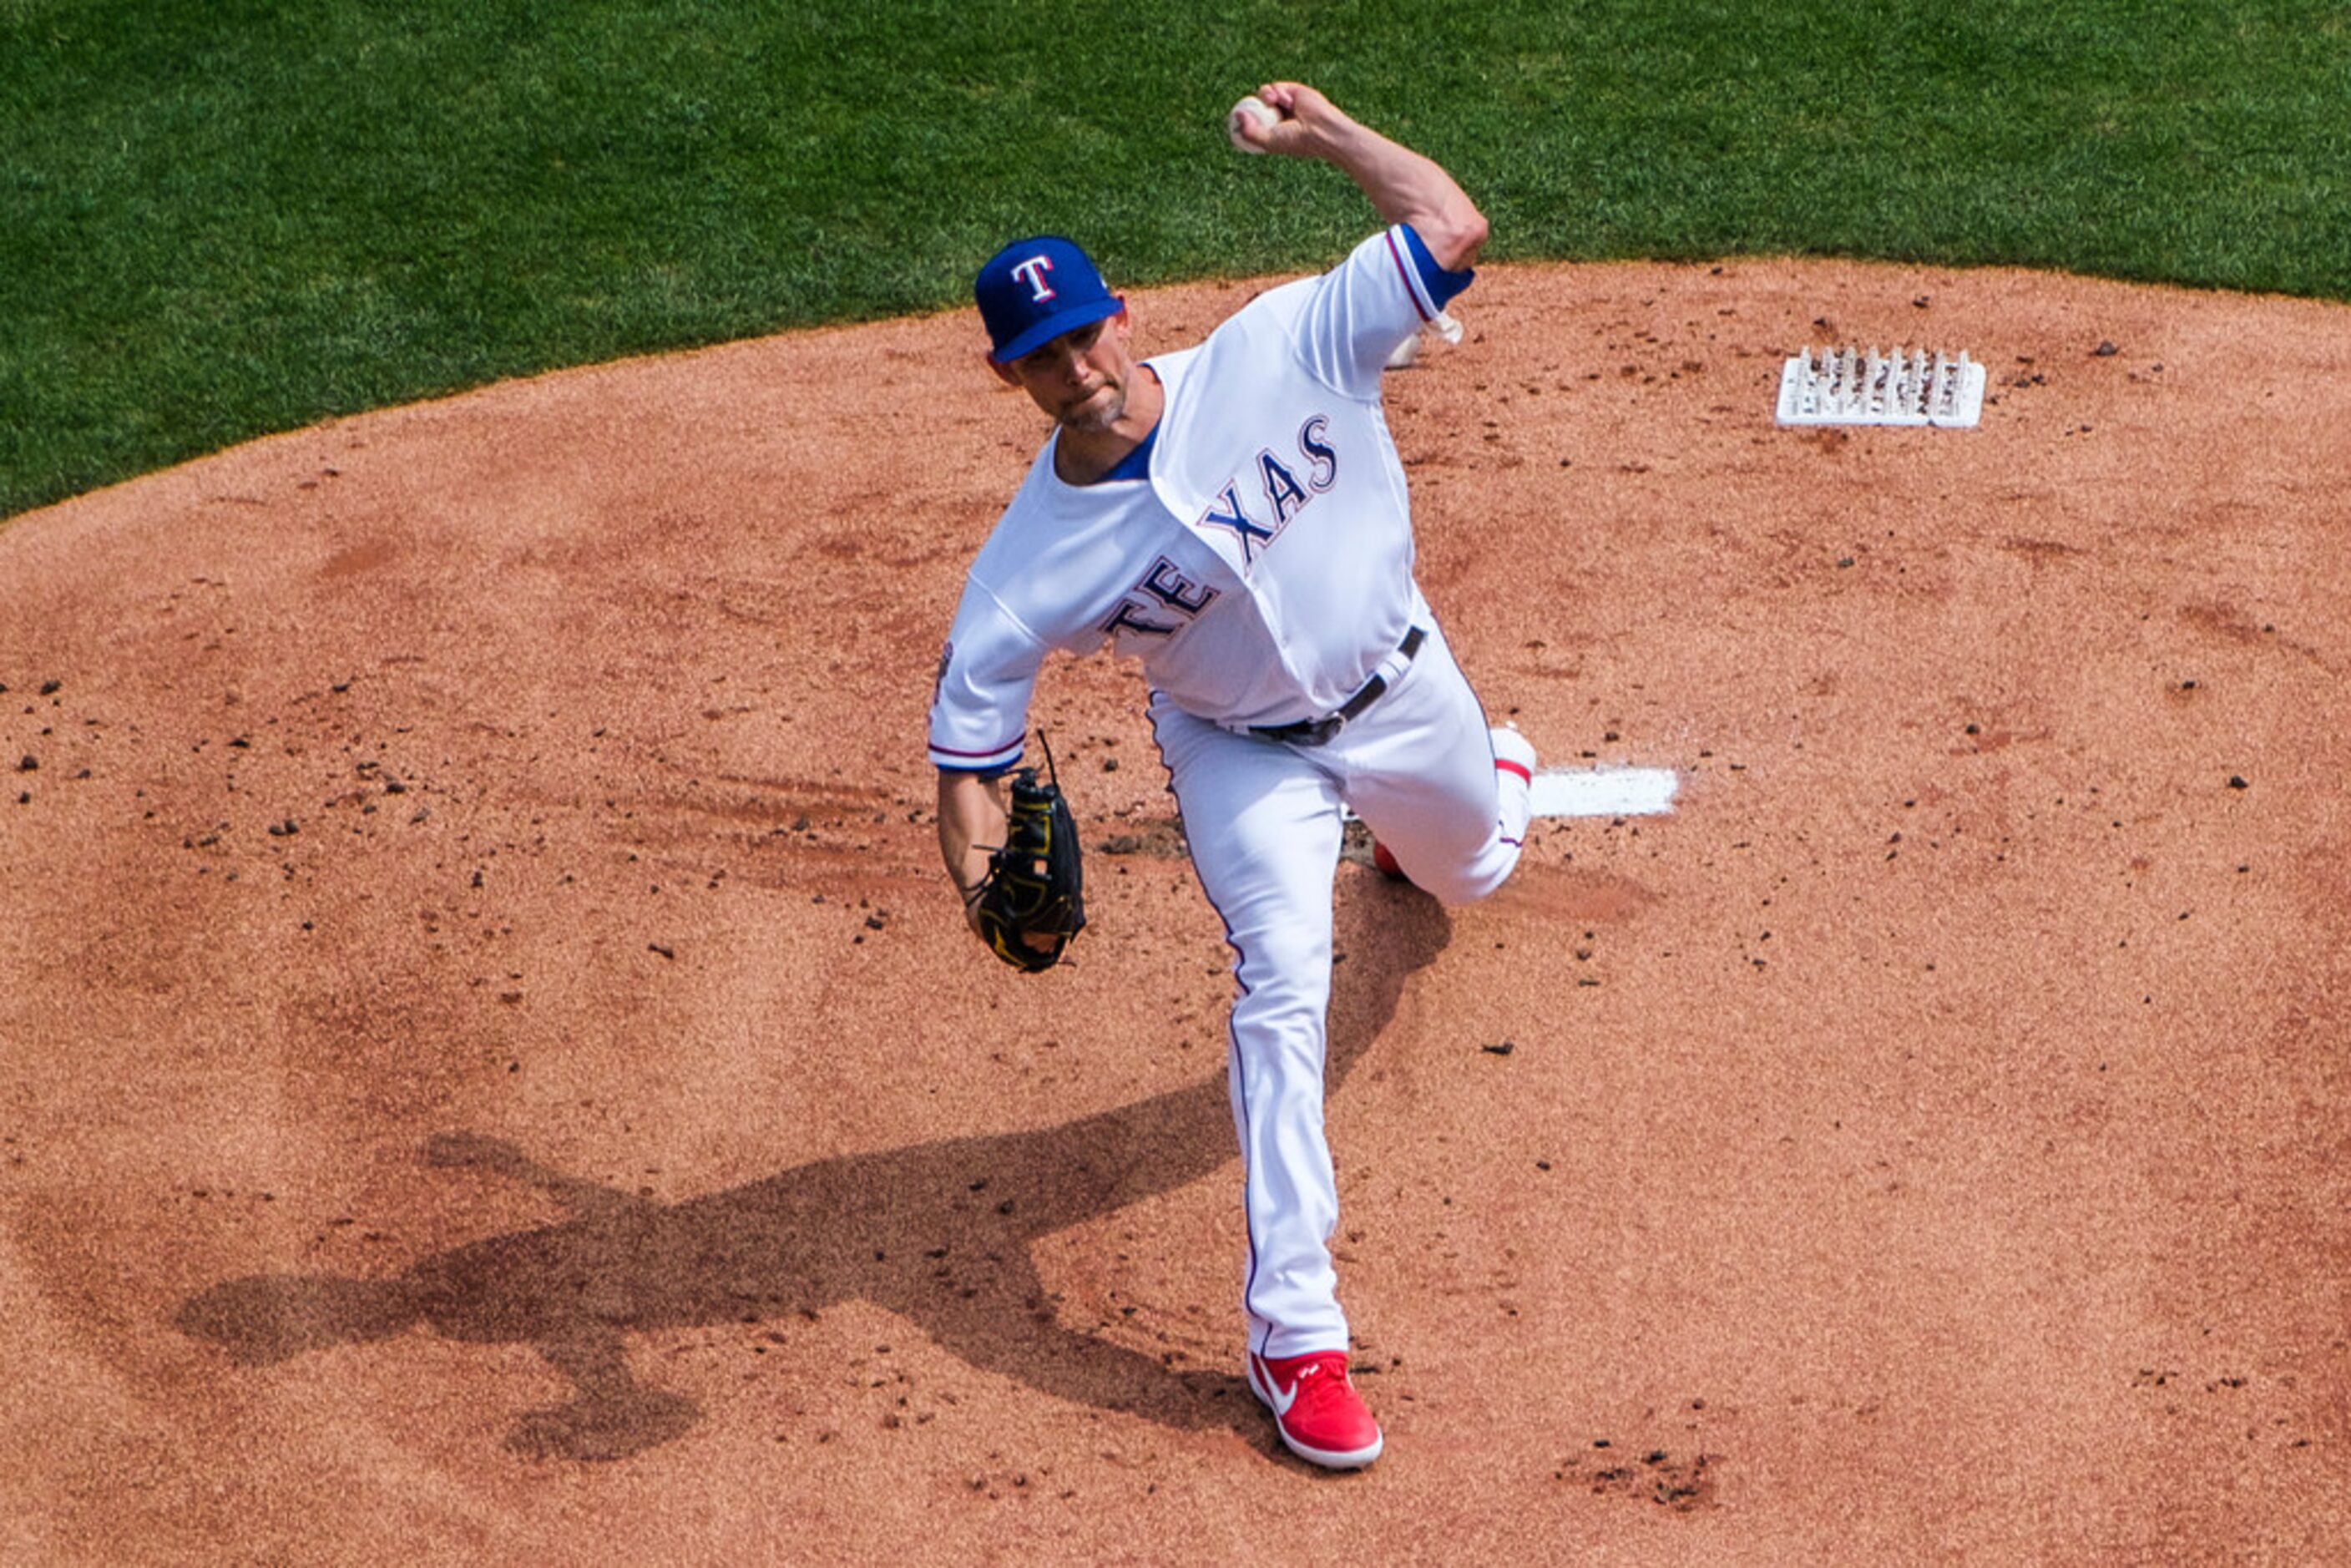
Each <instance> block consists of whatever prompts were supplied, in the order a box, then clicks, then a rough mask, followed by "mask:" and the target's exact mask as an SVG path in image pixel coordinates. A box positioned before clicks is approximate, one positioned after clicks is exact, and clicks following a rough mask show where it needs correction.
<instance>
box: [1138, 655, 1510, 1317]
mask: <svg viewBox="0 0 2351 1568" xmlns="http://www.w3.org/2000/svg"><path fill="white" fill-rule="evenodd" d="M1151 719H1152V727H1153V729H1154V732H1155V736H1156V737H1157V740H1158V744H1159V751H1160V756H1161V758H1162V759H1163V760H1164V761H1165V764H1166V767H1167V770H1168V774H1169V777H1170V780H1171V788H1172V789H1173V790H1174V791H1175V802H1176V806H1177V809H1178V810H1181V811H1182V812H1183V817H1184V831H1185V833H1186V838H1187V839H1188V840H1189V841H1190V844H1191V853H1192V863H1193V866H1194V868H1195V869H1196V871H1197V873H1198V874H1199V878H1200V885H1201V887H1202V889H1203V890H1204V891H1205V892H1206V893H1207V896H1208V902H1209V904H1211V905H1213V906H1214V907H1215V909H1216V911H1217V914H1218V915H1220V916H1222V917H1223V919H1224V923H1225V937H1226V940H1227V941H1228V942H1229V943H1230V944H1231V945H1232V948H1233V953H1234V966H1233V970H1234V975H1235V977H1236V979H1237V980H1238V996H1237V997H1236V998H1235V1000H1234V1002H1233V1011H1232V1024H1231V1036H1232V1045H1231V1057H1230V1063H1229V1068H1230V1082H1231V1089H1232V1103H1233V1123H1234V1126H1235V1128H1236V1129H1237V1130H1238V1134H1239V1136H1240V1149H1241V1162H1242V1167H1243V1188H1244V1191H1243V1203H1244V1205H1245V1207H1246V1210H1247V1215H1248V1221H1249V1258H1248V1267H1247V1273H1246V1277H1245V1281H1244V1283H1243V1286H1242V1292H1241V1304H1242V1307H1243V1310H1244V1311H1245V1312H1247V1314H1248V1319H1249V1349H1250V1350H1252V1351H1254V1352H1256V1353H1257V1354H1259V1355H1264V1356H1271V1357H1280V1356H1290V1355H1303V1354H1309V1353H1311V1352H1316V1351H1325V1350H1344V1349H1346V1348H1347V1320H1346V1316H1345V1314H1344V1313H1343V1312H1341V1310H1340V1307H1339V1299H1338V1290H1337V1277H1336V1274H1335V1272H1334V1270H1332V1265H1331V1253H1330V1239H1331V1236H1332V1231H1333V1230H1334V1229H1335V1228H1337V1225H1338V1220H1339V1195H1338V1188H1337V1185H1336V1182H1335V1180H1334V1178H1333V1175H1332V1163H1331V1150H1330V1146H1329V1145H1328V1144H1327V1143H1326V1142H1325V1140H1324V1137H1323V1128H1322V1097H1323V1087H1322V1062H1323V1027H1324V1019H1325V1014H1326V1011H1327V1009H1328V1005H1329V1001H1330V996H1331V942H1332V908H1331V905H1332V883H1333V879H1334V876H1335V874H1336V872H1337V869H1338V864H1339V847H1340V840H1341V830H1342V827H1343V821H1344V817H1343V809H1344V808H1347V807H1352V808H1353V810H1354V812H1355V814H1356V815H1357V816H1359V817H1361V818H1362V819H1363V820H1364V822H1365V823H1366V824H1367V825H1368V826H1369V827H1370V828H1371V830H1372V831H1373V833H1374V835H1375V836H1376V837H1377V838H1378V839H1379V841H1380V842H1381V843H1382V844H1384V845H1385V846H1386V847H1387V849H1388V850H1389V852H1391V853H1393V854H1394V855H1395V858H1396V861H1397V862H1398V863H1399V864H1400V865H1401V866H1402V867H1403V868H1404V872H1405V875H1407V876H1409V877H1410V878H1411V879H1412V881H1413V882H1414V883H1415V884H1416V885H1417V886H1419V887H1421V888H1422V889H1424V890H1426V891H1427V892H1429V893H1431V894H1435V895H1436V896H1437V898H1439V899H1440V900H1442V901H1444V902H1445V903H1447V904H1464V903H1468V902H1470V901H1473V900H1476V899H1479V898H1483V897H1485V896H1486V895H1487V894H1489V893H1492V892H1493V891H1494V890H1495V889H1496V888H1498V887H1499V886H1501V884H1502V883H1503V880H1504V879H1505V878H1507V877H1508V876H1509V875H1510V870H1511V868H1512V867H1513V866H1515V865H1516V864H1517V863H1518V859H1519V841H1520V838H1522V837H1523V836H1524V834H1525V831H1526V824H1527V817H1528V811H1529V798H1528V792H1527V790H1526V789H1524V788H1523V787H1522V786H1520V785H1519V783H1518V780H1517V779H1516V777H1515V776H1514V775H1501V776H1499V777H1501V778H1503V779H1504V780H1505V782H1506V784H1507V785H1508V786H1509V787H1505V788H1500V789H1498V788H1497V778H1498V774H1497V770H1496V768H1495V758H1494V749H1493V739H1492V737H1491V734H1490V733H1489V730H1488V728H1487V726H1486V716H1485V713H1484V711H1483V710H1482V709H1481V708H1480V707H1479V703H1478V697H1477V694H1476V693H1474V692H1473V691H1471V690H1470V688H1469V683H1468V680H1467V679H1466V678H1465V677H1464V676H1463V675H1462V674H1461V671H1460V669H1459V667H1458V666H1457V665H1456V664H1454V662H1453V657H1452V654H1451V653H1450V652H1449V651H1448V650H1447V647H1446V644H1445V639H1444V637H1443V635H1442V634H1441V633H1437V632H1432V633H1431V635H1430V636H1429V637H1428V639H1427V641H1426V643H1424V644H1423V646H1422V648H1421V650H1420V653H1419V656H1418V657H1417V658H1416V659H1415V660H1414V661H1413V663H1412V664H1411V665H1410V666H1408V667H1407V669H1406V671H1405V674H1404V676H1403V678H1402V679H1400V680H1399V681H1397V682H1395V684H1394V685H1392V686H1391V687H1390V688H1389V689H1388V690H1387V691H1386V692H1384V693H1383V694H1382V695H1381V696H1380V698H1379V700H1378V701H1376V702H1374V704H1373V705H1372V706H1370V707H1369V708H1367V709H1366V710H1364V714H1363V715H1362V716H1361V717H1359V718H1357V719H1356V720H1355V721H1354V722H1353V723H1351V724H1350V725H1348V726H1347V727H1346V728H1344V729H1343V730H1342V731H1341V732H1340V733H1339V734H1338V735H1337V736H1336V737H1333V738H1332V740H1331V741H1329V742H1328V743H1327V744H1325V745H1322V746H1319V747H1308V746H1297V745H1290V744H1286V743H1283V742H1280V741H1276V740H1270V739H1267V738H1265V737H1260V736H1252V735H1243V734H1236V733H1234V732H1232V731H1230V730H1227V729H1224V728H1221V727H1218V726H1217V725H1214V724H1210V723H1208V722H1207V721H1206V720H1204V719H1199V718H1196V717H1194V716H1191V715H1190V714H1187V713H1184V712H1182V711H1180V710H1178V709H1176V708H1175V707H1174V706H1172V705H1170V704H1169V703H1167V702H1166V701H1165V699H1164V698H1161V697H1160V696H1159V695H1157V694H1154V695H1153V698H1152V704H1151Z"/></svg>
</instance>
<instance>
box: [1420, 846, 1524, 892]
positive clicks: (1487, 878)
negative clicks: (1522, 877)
mask: <svg viewBox="0 0 2351 1568" xmlns="http://www.w3.org/2000/svg"><path fill="white" fill-rule="evenodd" d="M1518 863H1519V846H1518V845H1516V844H1513V843H1510V842H1508V841H1502V840H1499V839H1498V840H1495V841H1492V842H1490V843H1489V845H1488V846H1487V848H1486V850H1485V851H1484V852H1482V853H1480V854H1479V855H1478V856H1477V857H1476V858H1475V859H1473V860H1470V861H1468V862H1455V863H1453V864H1450V865H1445V866H1439V867H1437V868H1435V869H1433V870H1427V871H1424V869H1423V868H1421V867H1418V866H1406V867H1405V875H1407V876H1409V877H1410V878H1411V879H1412V882H1413V885H1415V886H1416V887H1418V888H1419V889H1420V890H1421V891H1422V892H1424V893H1426V894H1428V895H1429V896H1430V897H1432V898H1434V899H1436V900H1437V903H1439V904H1447V905H1458V904H1475V903H1477V902H1478V901H1479V899H1482V898H1489V897H1491V896H1492V895H1493V894H1495V893H1496V892H1497V891H1499V889H1500V887H1501V885H1502V884H1503V883H1506V882H1508V881H1510V873H1511V872H1512V871H1513V870H1514V869H1516V867H1517V866H1518Z"/></svg>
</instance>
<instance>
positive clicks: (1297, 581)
mask: <svg viewBox="0 0 2351 1568" xmlns="http://www.w3.org/2000/svg"><path fill="white" fill-rule="evenodd" d="M1426 254H1427V253H1426V250H1425V249H1423V248H1422V247H1421V246H1419V243H1418V240H1417V238H1416V236H1415V235H1412V233H1411V231H1410V230H1409V229H1408V228H1406V227H1405V225H1395V227H1392V228H1390V229H1388V230H1386V231H1385V232H1384V233H1382V234H1378V235H1373V236H1372V237H1371V238H1369V239H1367V240H1365V241H1364V243H1363V244H1362V245H1360V246H1357V247H1356V248H1355V250H1354V252H1353V255H1351V256H1348V257H1347V259H1346V260H1345V261H1344V262H1343V263H1341V264H1340V265H1339V266H1338V267H1335V268H1333V269H1332V270H1331V271H1330V272H1327V273H1324V274H1322V276H1321V277H1311V278H1302V279H1301V280H1299V281H1298V282H1295V283H1290V284H1286V285H1283V286H1282V287H1278V288H1274V289H1271V290H1270V291H1269V292H1267V293H1265V294H1263V295H1260V296H1259V298H1256V299H1253V300H1251V301H1250V302H1249V304H1248V305H1246V306H1244V307H1242V308H1241V309H1240V310H1239V311H1238V312H1237V313H1235V314H1234V316H1233V317H1232V318H1231V319H1229V320H1227V321H1226V322H1225V323H1224V324H1223V325H1221V326H1219V327H1217V329H1216V330H1215V331H1213V332H1211V333H1210V334H1209V335H1208V337H1207V340H1206V341H1204V342H1202V343H1201V344H1200V345H1199V346H1198V347H1197V348H1195V349H1189V350H1183V351H1181V352H1177V353H1172V354H1166V355H1163V356H1161V357H1159V358H1156V359H1153V360H1149V361H1144V363H1145V364H1147V365H1148V366H1149V367H1150V369H1151V370H1152V371H1155V373H1156V374H1157V375H1158V377H1159V380H1160V382H1161V383H1162V384H1163V386H1164V387H1165V392H1166V402H1165V407H1164V409H1163V412H1162V413H1161V415H1160V420H1159V424H1158V426H1157V428H1156V430H1155V431H1154V433H1153V434H1152V436H1151V437H1150V446H1149V450H1148V452H1147V454H1146V455H1145V466H1146V468H1147V472H1146V474H1145V475H1144V476H1142V477H1133V478H1121V477H1113V478H1109V479H1105V480H1102V481H1100V482H1098V483H1095V484H1092V485H1085V486H1073V485H1069V484H1066V483H1064V482H1063V481H1062V480H1061V478H1059V477H1058V476H1056V475H1055V474H1054V472H1053V456H1054V452H1055V449H1056V446H1057V444H1058V441H1059V433H1058V432H1056V434H1055V437H1054V439H1052V440H1049V441H1048V442H1047V443H1046V444H1045V447H1044V450H1043V451H1041V452H1040V453H1039V454H1038V455H1037V459H1036V461H1035V463H1033V464H1032V465H1030V466H1029V475H1028V477H1027V479H1026V480H1025V481H1024V482H1023V483H1022V485H1021V486H1020V489H1019V493H1018V494H1017V495H1016V496H1015V497H1013V499H1012V502H1011V504H1010V505H1009V506H1008V507H1006V508H1005V512H1004V515H1003V517H1002V518H1001V519H999V520H998V523H997V526H996V528H995V531H994V532H993V533H991V534H990V535H989V537H988V539H987V544H986V545H985V546H984V547H983V548H982V549H981V550H980V552H979V555H978V557H977V559H975V560H974V561H973V563H972V567H971V571H970V574H969V577H968V579H967V582H966V585H965V590H964V595H963V600H962V602H961V604H960V605H959V606H958V607H957V609H956V618H955V623H954V627H953V629H952V631H951V632H950V633H949V635H948V641H947V646H946V652H945V653H944V654H943V655H942V656H941V659H940V664H939V681H938V691H937V695H936V697H935V701H934V703H933V706H932V709H931V720H930V757H931V761H932V763H933V764H934V765H935V766H937V767H939V768H949V769H967V770H973V771H982V772H987V771H994V770H998V769H1000V768H1007V767H1009V766H1010V765H1011V764H1013V763H1014V762H1016V761H1018V760H1019V758H1020V755H1021V750H1022V744H1023V741H1024V739H1025V737H1026V734H1027V729H1028V710H1029V697H1030V695H1031V693H1032V691H1033V690H1034V687H1035V684H1036V678H1037V672H1038V668H1039V666H1040V664H1041V663H1042V662H1043V660H1044V657H1045V655H1046V653H1049V652H1050V651H1051V650H1053V649H1056V648H1061V649H1067V650H1069V651H1071V652H1073V653H1090V652H1092V651H1094V650H1096V649H1098V648H1100V647H1101V646H1102V644H1103V643H1105V642H1108V643H1110V644H1111V645H1112V646H1113V648H1114V649H1115V650H1116V651H1117V652H1119V653H1123V654H1131V655H1134V656H1135V657H1139V658H1140V659H1141V660H1142V661H1143V665H1144V674H1145V675H1146V676H1147V678H1148V679H1149V681H1150V683H1151V685H1152V686H1153V688H1154V689H1155V691H1156V692H1158V693H1159V694H1160V695H1161V696H1162V697H1163V698H1165V700H1167V701H1169V702H1172V703H1173V704H1174V705H1175V706H1176V707H1178V708H1180V709H1182V710H1183V711H1185V712H1186V713H1189V714H1192V715H1194V716H1196V717H1199V718H1203V719H1207V720H1208V721H1210V722H1212V723H1215V724H1217V725H1222V726H1226V727H1247V726H1251V725H1280V724H1288V723H1290V722H1291V721H1293V720H1298V719H1306V718H1315V717H1320V716H1322V715H1325V714H1328V713H1330V712H1332V710H1333V709H1335V708H1337V707H1338V706H1340V705H1341V704H1343V703H1344V702H1345V701H1346V700H1347V698H1348V697H1349V696H1350V695H1353V693H1354V692H1355V691H1356V690H1357V689H1358V688H1359V687H1360V686H1362V685H1363V684H1364V681H1365V680H1366V678H1368V677H1369V676H1370V674H1372V672H1373V671H1374V668H1375V667H1377V666H1378V664H1380V662H1381V661H1382V660H1383V659H1384V658H1385V657H1387V656H1388V655H1389V654H1390V653H1392V652H1393V651H1394V649H1395V646H1396V644H1397V643H1398V642H1399V641H1400V640H1401V639H1402V638H1403V636H1404V634H1405V632H1406V630H1407V629H1408V628H1409V627H1410V626H1411V625H1412V624H1413V622H1415V620H1416V619H1420V620H1421V621H1422V623H1423V624H1426V619H1425V618H1426V613H1427V612H1426V604H1425V603H1424V602H1423V601H1422V599H1421V596H1420V591H1419V589H1418V587H1417V586H1416V584H1415V583H1414V581H1413V543H1412V523H1411V510H1410V503H1409V501H1408V500H1407V498H1406V494H1405V476H1404V469H1403V465H1402V464H1401V463H1400V462H1399V461H1398V459H1397V457H1396V453H1395V444H1394V443H1393V441H1391V439H1390V438H1389V435H1388V429H1387V421H1386V419H1385V417H1384V415H1383V413H1382V412H1381V408H1380V374H1381V371H1382V370H1383V369H1384V366H1385V364H1386V361H1387V358H1388V355H1389V353H1390V352H1391V351H1393V350H1395V347H1396V345H1397V344H1398V343H1400V342H1402V341H1403V340H1405V338H1406V337H1408V336H1410V335H1411V334H1412V333H1413V332H1414V331H1416V330H1417V329H1419V327H1420V326H1421V324H1422V323H1423V322H1426V321H1428V320H1431V319H1434V318H1435V317H1436V316H1437V312H1438V311H1439V309H1440V308H1441V305H1442V298H1444V296H1440V295H1436V294H1432V292H1431V287H1432V284H1435V285H1436V286H1437V287H1440V288H1442V287H1445V286H1446V285H1447V284H1450V285H1452V286H1453V287H1458V286H1459V284H1460V283H1461V282H1463V281H1466V278H1465V277H1464V276H1463V275H1461V274H1445V273H1440V272H1437V270H1436V268H1435V264H1434V263H1433V262H1429V261H1426V259H1425V258H1426ZM1416 256H1417V257H1419V258H1421V259H1416ZM1129 466H1131V465H1129Z"/></svg>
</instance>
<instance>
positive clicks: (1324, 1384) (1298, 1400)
mask: <svg viewBox="0 0 2351 1568" xmlns="http://www.w3.org/2000/svg"><path fill="white" fill-rule="evenodd" d="M1249 1388H1250V1390H1251V1391H1252V1392H1253V1393H1255V1394H1256V1395H1257V1396H1258V1397H1259V1399H1262V1400H1264V1401H1265V1405H1266V1408H1267V1409H1269V1410H1271V1411H1272V1412H1273V1428H1274V1430H1275V1431H1277V1432H1279V1433H1280V1434H1281V1441H1282V1443H1283V1445H1284V1446H1285V1447H1286V1448H1289V1449H1290V1452H1291V1453H1293V1454H1296V1455H1297V1456H1298V1457H1299V1458H1301V1459H1306V1460H1309V1461H1311V1463H1314V1464H1318V1465H1323V1466H1327V1467H1328V1468H1330V1469H1334V1470H1353V1469H1362V1468H1363V1467H1364V1466H1365V1465H1368V1464H1370V1463H1371V1462H1372V1461H1373V1460H1374V1459H1376V1458H1379V1457H1380V1424H1379V1423H1378V1422H1377V1421H1375V1420H1374V1419H1373V1418H1372V1412H1371V1407H1370V1406H1367V1405H1365V1404H1364V1396H1362V1395H1360V1394H1358V1393H1356V1392H1355V1385H1354V1383H1353V1380H1352V1379H1350V1378H1349V1377H1348V1375H1347V1353H1346V1352H1345V1351H1343V1350H1325V1351H1318V1352H1316V1353H1315V1354H1312V1355H1286V1356H1282V1357H1280V1358H1279V1359H1269V1358H1267V1357H1265V1356H1262V1355H1258V1354H1254V1353H1252V1354H1250V1356H1249Z"/></svg>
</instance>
